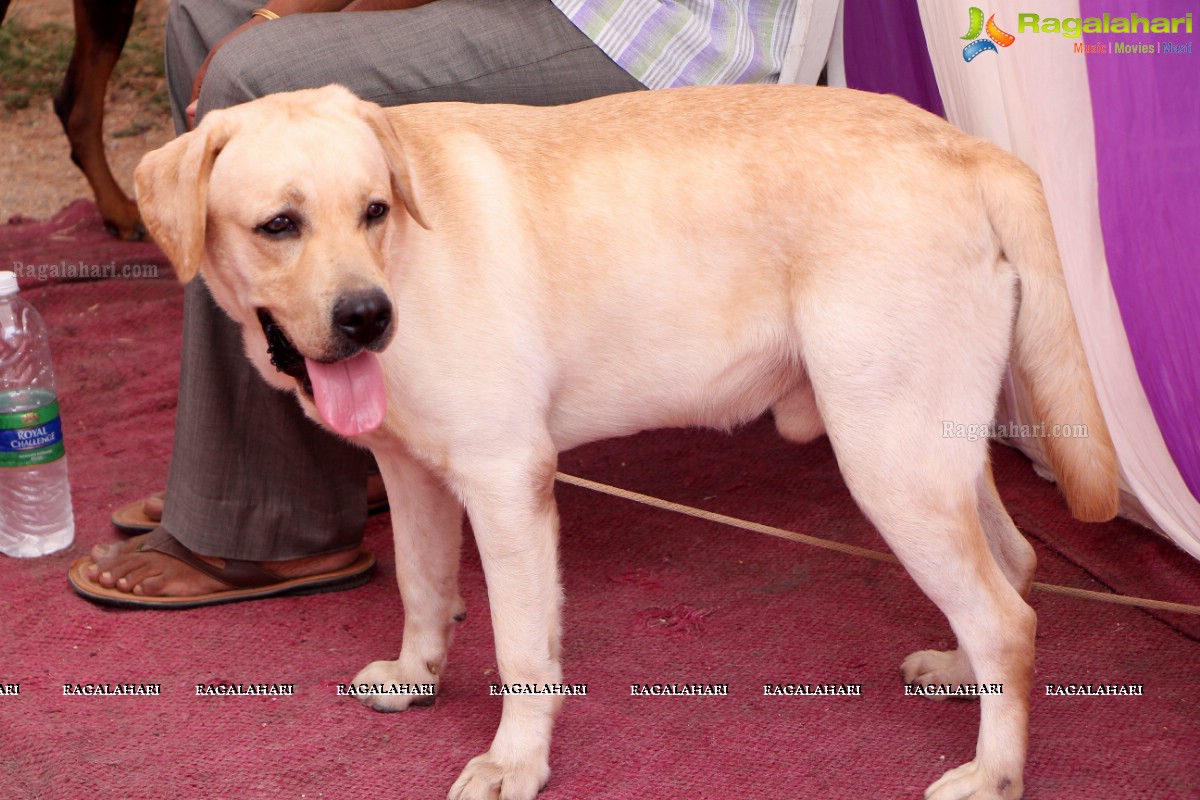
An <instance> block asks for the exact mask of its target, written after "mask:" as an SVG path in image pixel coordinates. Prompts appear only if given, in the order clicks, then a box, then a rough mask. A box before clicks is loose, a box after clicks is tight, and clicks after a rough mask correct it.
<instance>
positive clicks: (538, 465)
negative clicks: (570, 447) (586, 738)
mask: <svg viewBox="0 0 1200 800" xmlns="http://www.w3.org/2000/svg"><path fill="white" fill-rule="evenodd" d="M554 467H555V459H554V456H553V455H549V456H546V457H540V458H539V457H531V458H529V459H528V460H525V463H523V464H520V465H515V464H514V462H513V461H505V462H504V463H493V464H490V465H488V466H487V467H486V468H485V469H484V470H483V471H482V472H478V473H477V475H478V478H479V481H478V482H476V481H469V485H468V486H466V487H464V495H465V500H466V504H467V512H468V514H469V516H470V519H471V526H472V528H473V529H474V532H475V540H476V543H477V544H478V546H479V554H480V557H481V559H482V562H483V569H484V574H485V577H486V579H487V586H488V600H489V602H490V604H491V610H492V630H493V633H494V636H495V640H496V660H497V665H498V666H499V671H500V679H501V681H502V682H503V684H504V685H505V686H513V685H514V684H525V685H531V686H535V687H545V686H547V685H550V686H557V685H559V684H560V683H561V682H562V664H561V661H560V646H559V641H560V633H561V621H560V614H561V608H562V589H561V587H560V585H559V577H558V512H557V509H556V508H555V505H554ZM561 704H562V698H561V697H560V696H558V695H555V694H515V695H514V694H505V695H504V699H503V710H502V711H501V714H500V726H499V728H498V729H497V730H496V735H495V737H494V738H493V739H492V744H491V747H489V748H488V751H487V752H486V753H484V754H482V755H480V756H476V757H475V758H473V759H471V761H470V762H468V764H467V766H466V768H465V769H464V770H463V772H462V774H461V775H460V776H459V778H458V780H457V781H455V782H454V786H453V788H452V789H451V790H450V798H451V800H488V799H489V798H495V797H500V798H501V799H502V800H532V798H533V797H534V795H536V794H537V793H538V792H539V791H540V790H541V788H542V787H543V786H545V784H546V781H547V780H549V778H550V733H551V729H552V727H553V725H554V717H555V715H556V714H557V713H558V709H559V706H560V705H561Z"/></svg>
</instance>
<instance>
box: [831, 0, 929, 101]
mask: <svg viewBox="0 0 1200 800" xmlns="http://www.w3.org/2000/svg"><path fill="white" fill-rule="evenodd" d="M843 24H844V29H843V30H844V42H845V53H846V83H847V84H848V85H849V86H850V88H852V89H863V90H866V91H868V92H882V93H885V94H898V95H900V96H901V97H903V98H904V99H905V100H907V101H909V102H910V103H913V104H915V105H918V106H921V107H922V108H925V109H928V110H929V111H932V112H933V113H935V114H939V115H941V116H943V117H944V116H946V114H945V112H944V111H943V109H942V96H941V94H940V93H939V92H938V87H937V79H936V78H934V77H933V64H932V63H930V61H929V50H928V49H926V47H925V31H924V29H923V28H922V27H921V14H920V12H919V11H918V10H917V3H916V0H847V2H846V8H845V14H844V17H843Z"/></svg>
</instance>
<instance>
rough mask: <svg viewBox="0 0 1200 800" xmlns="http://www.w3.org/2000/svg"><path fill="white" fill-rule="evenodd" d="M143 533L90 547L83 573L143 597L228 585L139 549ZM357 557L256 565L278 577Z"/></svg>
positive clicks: (339, 555)
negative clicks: (87, 563)
mask: <svg viewBox="0 0 1200 800" xmlns="http://www.w3.org/2000/svg"><path fill="white" fill-rule="evenodd" d="M150 535H151V534H149V533H147V534H143V535H141V536H135V537H133V538H131V539H127V540H125V541H122V542H115V543H113V544H98V545H96V546H95V547H93V548H92V554H91V555H92V561H94V562H95V563H93V564H90V565H88V567H87V568H86V570H85V573H86V575H87V577H88V578H90V579H91V580H93V581H96V582H97V583H99V584H100V585H101V586H104V587H106V588H109V589H116V590H117V591H120V592H128V593H129V594H132V595H138V596H143V597H196V596H199V595H205V594H211V593H213V592H219V591H222V590H225V589H228V588H229V586H227V585H226V584H224V583H222V582H221V581H219V580H217V579H216V578H213V577H211V576H209V575H205V574H204V573H203V572H200V571H198V570H196V569H194V568H193V567H191V566H189V565H187V564H185V563H183V562H182V561H179V560H178V559H175V558H172V557H171V556H169V555H167V554H165V553H159V552H157V551H154V550H146V551H139V550H138V546H139V545H140V544H141V542H142V540H144V539H145V538H146V537H147V536H150ZM357 556H358V554H357V552H356V551H354V550H344V551H342V552H340V553H329V554H326V555H321V556H309V557H306V558H297V559H292V560H290V561H263V562H259V566H261V567H263V568H265V569H267V570H270V571H271V572H274V573H275V574H277V575H279V576H280V577H281V578H300V577H306V576H308V575H317V574H320V573H324V572H329V571H333V570H337V569H341V568H342V567H345V566H348V565H349V564H350V563H351V562H353V561H354V560H355V558H356V557H357ZM197 557H198V558H201V559H203V560H204V561H207V562H209V563H210V564H213V565H214V566H217V567H221V566H224V560H223V559H220V558H210V557H208V556H201V555H199V554H197Z"/></svg>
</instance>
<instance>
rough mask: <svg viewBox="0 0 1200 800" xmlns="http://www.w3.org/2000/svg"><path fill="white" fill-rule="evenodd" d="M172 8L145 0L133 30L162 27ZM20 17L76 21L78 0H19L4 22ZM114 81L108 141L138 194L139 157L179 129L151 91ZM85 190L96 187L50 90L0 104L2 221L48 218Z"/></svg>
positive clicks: (123, 177) (120, 176) (28, 21)
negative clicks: (19, 102)
mask: <svg viewBox="0 0 1200 800" xmlns="http://www.w3.org/2000/svg"><path fill="white" fill-rule="evenodd" d="M166 8H167V0H142V2H140V3H139V4H138V11H137V16H136V18H135V20H134V26H135V30H134V31H132V32H131V33H130V38H133V37H134V35H135V34H136V29H137V28H138V27H143V28H150V29H151V30H157V31H159V32H161V31H162V29H163V23H164V20H165V19H166ZM14 19H18V20H20V21H21V22H22V23H24V24H25V25H26V26H30V27H32V26H37V25H41V24H43V23H46V22H59V23H62V24H64V25H67V26H70V27H73V21H72V16H71V0H13V3H12V5H11V6H10V7H9V10H8V15H7V17H6V18H5V23H4V24H6V25H7V24H8V23H9V21H10V20H14ZM160 35H161V34H160ZM112 83H115V82H110V86H109V94H108V100H107V104H106V107H105V119H104V129H105V136H104V142H105V149H106V151H107V153H108V162H109V165H110V167H111V168H112V171H113V174H114V175H115V176H116V178H117V181H118V182H119V183H120V184H121V186H122V187H124V188H125V190H126V191H127V192H129V193H130V194H132V191H133V168H134V167H135V166H136V165H137V162H138V160H139V159H140V158H141V157H142V155H143V154H144V153H146V152H148V151H150V150H153V149H155V148H157V147H159V146H160V145H162V144H163V143H165V142H166V141H168V140H169V139H170V138H171V137H172V136H173V130H172V127H171V121H170V119H169V118H168V117H167V114H166V113H165V112H163V111H162V110H161V109H148V108H147V107H146V106H147V104H146V102H145V98H144V97H140V96H139V95H138V94H137V93H135V92H132V91H128V90H126V89H123V88H121V87H115V86H113V85H112ZM114 134H119V135H114ZM81 197H86V198H91V197H92V192H91V187H89V186H88V183H87V181H86V180H85V179H84V177H83V173H81V172H80V171H79V170H78V169H77V168H76V167H75V165H74V164H72V163H71V158H70V147H69V146H68V144H67V137H66V135H65V134H64V133H63V130H62V126H61V125H60V124H59V121H58V117H56V116H54V110H53V108H52V107H51V98H50V96H48V95H47V96H45V97H39V98H37V99H35V100H34V102H32V103H30V105H29V107H28V108H26V109H23V110H21V111H17V112H12V113H5V112H3V111H0V224H3V223H4V222H5V221H6V220H9V219H11V218H12V217H14V216H21V217H28V218H32V219H46V218H48V217H51V216H53V215H54V214H55V213H57V212H58V211H59V210H60V209H62V208H63V207H64V206H66V205H68V204H69V203H70V202H72V201H73V200H76V199H78V198H81Z"/></svg>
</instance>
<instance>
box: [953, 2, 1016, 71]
mask: <svg viewBox="0 0 1200 800" xmlns="http://www.w3.org/2000/svg"><path fill="white" fill-rule="evenodd" d="M984 30H987V35H988V38H986V39H981V38H980V37H979V34H981V33H983V32H984ZM962 38H964V39H972V40H974V41H972V42H971V43H970V44H968V45H967V46H966V47H964V48H963V61H967V62H970V61H972V60H974V58H975V56H977V55H979V54H980V53H986V52H987V51H989V50H990V51H992V52H993V53H996V52H999V51H998V50H996V45H1000V46H1001V47H1008V46H1009V45H1010V44H1012V43H1013V42H1015V41H1016V40H1017V37H1015V36H1013V35H1012V34H1011V33H1005V32H1004V31H1002V30H1000V26H999V25H997V24H996V15H995V14H992V15H991V16H990V17H988V21H987V25H984V24H983V9H981V8H976V7H975V6H971V27H970V29H969V30H967V35H966V36H964V37H962Z"/></svg>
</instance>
